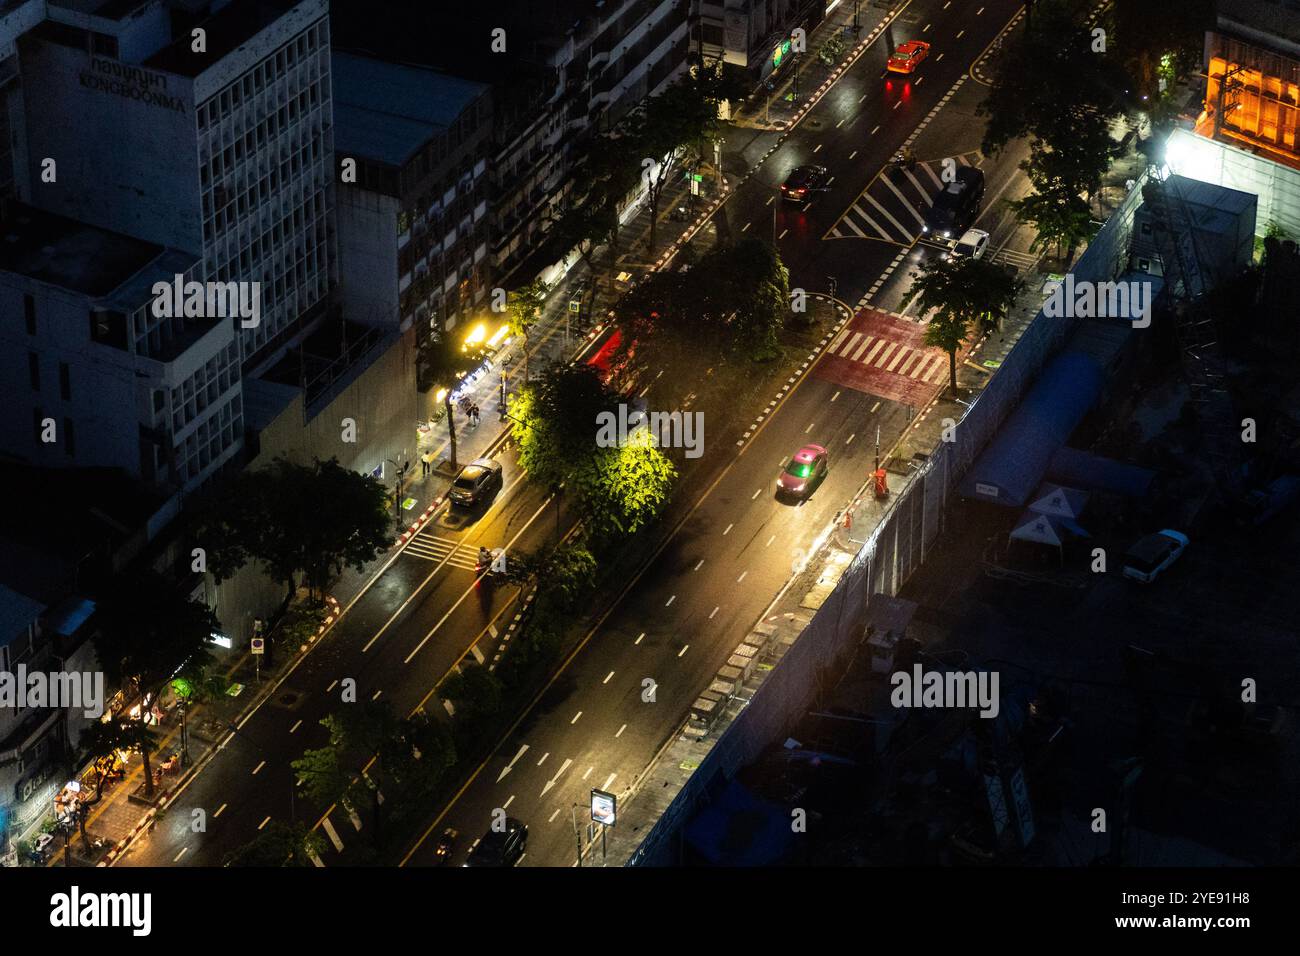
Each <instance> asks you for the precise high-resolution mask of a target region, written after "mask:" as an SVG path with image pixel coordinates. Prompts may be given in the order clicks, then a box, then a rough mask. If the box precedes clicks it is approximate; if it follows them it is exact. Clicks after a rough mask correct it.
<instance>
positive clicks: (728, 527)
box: [722, 524, 735, 538]
mask: <svg viewBox="0 0 1300 956" xmlns="http://www.w3.org/2000/svg"><path fill="white" fill-rule="evenodd" d="M734 527H735V525H734V524H729V525H727V531H730V530H731V529H732V528H734ZM727 531H724V532H722V536H723V537H724V538H725V537H726V536H727Z"/></svg>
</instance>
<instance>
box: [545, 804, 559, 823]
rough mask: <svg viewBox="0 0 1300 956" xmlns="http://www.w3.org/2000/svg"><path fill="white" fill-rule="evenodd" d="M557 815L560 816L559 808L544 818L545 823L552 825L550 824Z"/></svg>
mask: <svg viewBox="0 0 1300 956" xmlns="http://www.w3.org/2000/svg"><path fill="white" fill-rule="evenodd" d="M559 815H560V808H559V807H556V808H555V812H554V813H552V814H551V815H550V816H549V817H547V818H546V822H547V823H552V822H554V820H555V818H556V817H558V816H559Z"/></svg>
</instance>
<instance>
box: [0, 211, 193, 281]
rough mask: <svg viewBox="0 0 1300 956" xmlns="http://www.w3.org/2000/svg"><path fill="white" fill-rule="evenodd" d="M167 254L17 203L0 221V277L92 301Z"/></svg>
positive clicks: (158, 247)
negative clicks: (6, 274)
mask: <svg viewBox="0 0 1300 956" xmlns="http://www.w3.org/2000/svg"><path fill="white" fill-rule="evenodd" d="M167 251H168V250H167V249H166V248H165V247H164V246H160V245H156V244H155V243H152V242H144V241H142V240H140V239H133V238H131V237H130V236H124V235H122V234H121V233H117V232H111V231H110V230H107V229H100V228H98V227H96V226H91V225H87V224H86V223H84V222H78V221H77V220H75V219H69V218H67V217H66V216H59V215H56V214H54V213H50V212H45V211H44V210H41V209H36V208H34V207H32V206H27V205H24V204H22V203H15V204H13V206H12V207H11V209H10V212H9V216H8V217H7V218H5V219H4V220H0V271H5V272H14V273H17V274H18V275H24V276H27V277H28V278H31V279H36V280H37V281H39V282H46V283H49V284H50V285H55V286H58V287H59V288H62V289H68V290H69V291H72V292H80V293H81V294H82V295H87V296H92V297H94V298H103V297H104V296H107V295H109V294H110V293H112V292H113V291H114V290H116V289H118V288H120V287H121V286H122V285H123V284H125V283H127V282H128V281H129V280H131V279H132V278H133V277H135V276H137V275H139V274H140V273H141V272H142V271H144V270H145V269H147V268H148V267H149V266H150V265H151V264H152V263H155V262H159V261H160V260H161V259H162V258H163V254H164V252H167ZM190 261H191V262H192V261H193V260H192V258H191V259H190ZM172 274H175V273H174V272H173V273H172ZM160 275H161V273H160Z"/></svg>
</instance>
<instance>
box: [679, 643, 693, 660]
mask: <svg viewBox="0 0 1300 956" xmlns="http://www.w3.org/2000/svg"><path fill="white" fill-rule="evenodd" d="M690 646H691V645H689V644H687V645H685V646H684V647H683V648H682V649H681V650H680V651H678V652H677V656H678V657H681V656H682V655H683V654H685V653H686V651H687V649H688V648H689V647H690Z"/></svg>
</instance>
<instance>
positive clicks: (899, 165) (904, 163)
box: [889, 149, 916, 169]
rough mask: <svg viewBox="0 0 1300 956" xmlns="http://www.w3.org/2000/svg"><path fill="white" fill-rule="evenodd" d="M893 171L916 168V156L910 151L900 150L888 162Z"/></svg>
mask: <svg viewBox="0 0 1300 956" xmlns="http://www.w3.org/2000/svg"><path fill="white" fill-rule="evenodd" d="M889 165H890V166H892V167H894V168H895V169H912V168H914V167H915V166H916V155H915V154H914V153H913V152H912V151H911V150H910V149H900V150H899V151H898V152H896V153H895V154H894V158H893V159H891V160H890V161H889Z"/></svg>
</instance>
